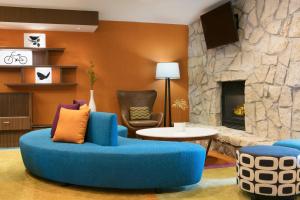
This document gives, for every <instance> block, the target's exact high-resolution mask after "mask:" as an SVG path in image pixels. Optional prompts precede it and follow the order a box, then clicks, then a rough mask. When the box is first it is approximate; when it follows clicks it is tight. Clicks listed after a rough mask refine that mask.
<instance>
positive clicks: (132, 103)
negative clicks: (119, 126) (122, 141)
mask: <svg viewBox="0 0 300 200" xmlns="http://www.w3.org/2000/svg"><path fill="white" fill-rule="evenodd" d="M117 95H118V100H119V105H120V108H121V117H122V121H123V124H124V125H125V126H126V127H127V128H128V130H129V136H131V137H135V132H136V131H137V130H139V129H144V128H153V127H159V126H161V124H162V121H163V113H153V112H152V110H153V105H154V102H155V100H156V97H157V92H156V91H155V90H144V91H118V92H117ZM141 106H147V107H148V108H149V110H150V113H151V117H150V119H149V120H130V115H129V109H130V107H141Z"/></svg>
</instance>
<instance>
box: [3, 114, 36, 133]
mask: <svg viewBox="0 0 300 200" xmlns="http://www.w3.org/2000/svg"><path fill="white" fill-rule="evenodd" d="M29 129H31V123H30V117H0V130H2V131H8V130H29Z"/></svg>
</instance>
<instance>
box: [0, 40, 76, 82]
mask: <svg viewBox="0 0 300 200" xmlns="http://www.w3.org/2000/svg"><path fill="white" fill-rule="evenodd" d="M1 49H9V50H26V49H28V50H30V51H32V65H0V70H1V69H2V70H13V69H14V70H19V73H20V80H21V81H20V82H19V83H5V85H6V86H7V87H14V88H37V87H46V88H49V87H54V88H58V87H74V86H76V85H77V83H76V70H77V66H75V65H52V64H50V63H49V54H50V53H51V52H58V53H61V52H64V51H65V48H29V47H1V46H0V50H1ZM36 67H51V68H52V69H53V70H54V69H55V71H57V74H58V73H59V79H58V80H56V81H54V80H52V82H53V81H54V82H53V83H49V84H48V83H47V84H37V83H34V82H32V80H31V81H28V80H26V72H27V70H28V69H29V70H31V68H32V70H34V68H36ZM56 69H57V70H56ZM53 70H52V71H53ZM31 74H33V73H31Z"/></svg>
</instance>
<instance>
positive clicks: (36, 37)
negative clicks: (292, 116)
mask: <svg viewBox="0 0 300 200" xmlns="http://www.w3.org/2000/svg"><path fill="white" fill-rule="evenodd" d="M24 47H31V48H32V47H33V48H45V47H46V34H44V33H24Z"/></svg>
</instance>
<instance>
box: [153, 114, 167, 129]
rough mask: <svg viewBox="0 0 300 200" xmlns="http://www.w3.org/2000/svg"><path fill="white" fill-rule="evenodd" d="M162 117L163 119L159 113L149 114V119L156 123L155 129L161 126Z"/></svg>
mask: <svg viewBox="0 0 300 200" xmlns="http://www.w3.org/2000/svg"><path fill="white" fill-rule="evenodd" d="M163 117H164V114H163V113H161V112H159V113H152V114H151V119H152V120H155V121H158V124H157V127H159V126H161V124H162V122H163Z"/></svg>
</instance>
